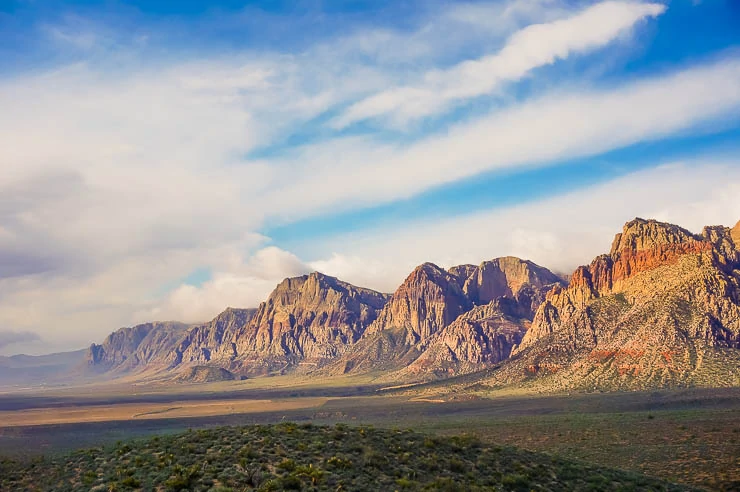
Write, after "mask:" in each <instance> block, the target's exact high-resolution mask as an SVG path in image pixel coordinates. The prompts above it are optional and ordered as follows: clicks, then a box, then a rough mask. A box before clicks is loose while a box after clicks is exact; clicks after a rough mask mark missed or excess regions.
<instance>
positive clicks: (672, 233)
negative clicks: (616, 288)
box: [610, 217, 696, 256]
mask: <svg viewBox="0 0 740 492" xmlns="http://www.w3.org/2000/svg"><path fill="white" fill-rule="evenodd" d="M693 240H696V236H694V235H693V234H692V233H691V232H689V231H687V230H686V229H683V228H681V227H679V226H677V225H673V224H668V223H665V222H658V221H657V220H654V219H650V220H645V219H641V218H639V217H638V218H636V219H634V220H631V221H629V222H627V223H626V224H625V225H624V227H623V228H622V232H621V233H619V234H617V235H616V236H615V237H614V241H613V242H612V248H611V252H610V255H612V256H614V255H616V254H618V253H621V252H632V253H636V252H639V251H644V250H652V249H656V248H659V247H661V246H666V245H670V244H678V243H686V242H690V241H693Z"/></svg>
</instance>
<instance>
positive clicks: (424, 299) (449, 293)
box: [368, 263, 472, 344]
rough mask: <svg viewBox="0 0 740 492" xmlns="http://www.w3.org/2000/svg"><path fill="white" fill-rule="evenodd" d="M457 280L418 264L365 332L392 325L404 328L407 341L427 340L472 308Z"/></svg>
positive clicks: (428, 264)
mask: <svg viewBox="0 0 740 492" xmlns="http://www.w3.org/2000/svg"><path fill="white" fill-rule="evenodd" d="M460 283H461V282H460V278H459V277H457V276H455V275H453V274H451V273H449V272H446V271H444V270H442V269H441V268H440V267H438V266H437V265H435V264H433V263H424V264H423V265H420V266H418V267H417V268H416V269H414V271H413V272H411V275H409V276H408V277H407V278H406V280H405V281H404V282H403V284H401V286H400V287H399V288H398V289H397V290H396V292H394V293H393V295H392V296H391V298H390V299H389V301H388V303H387V304H386V305H385V307H384V308H383V310H382V311H381V313H380V314H379V316H378V319H377V320H376V321H375V323H373V325H372V326H371V327H370V328H369V329H368V335H372V334H374V333H378V332H380V331H382V330H387V329H393V328H396V329H403V330H404V331H405V333H406V342H407V343H409V344H416V343H419V342H421V341H424V340H427V339H428V338H429V337H431V336H432V335H433V334H435V333H436V332H437V331H439V330H440V329H441V328H444V327H445V326H447V325H449V324H450V323H452V322H453V321H454V320H455V319H456V318H457V317H458V316H460V315H461V314H462V313H464V312H465V311H467V310H468V309H470V308H471V307H472V303H471V301H470V299H469V298H468V297H467V296H466V295H465V293H464V292H463V290H462V288H461V287H460Z"/></svg>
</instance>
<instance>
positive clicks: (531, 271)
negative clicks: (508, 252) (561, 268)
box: [463, 256, 562, 314]
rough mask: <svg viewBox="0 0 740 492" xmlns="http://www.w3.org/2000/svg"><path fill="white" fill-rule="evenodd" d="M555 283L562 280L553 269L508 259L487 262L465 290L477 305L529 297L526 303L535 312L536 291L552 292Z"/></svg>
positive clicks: (560, 282) (475, 270)
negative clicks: (533, 300)
mask: <svg viewBox="0 0 740 492" xmlns="http://www.w3.org/2000/svg"><path fill="white" fill-rule="evenodd" d="M555 284H562V280H561V279H560V278H558V277H557V276H556V275H555V274H553V273H552V272H551V271H550V270H548V269H546V268H543V267H540V266H539V265H537V264H535V263H532V262H531V261H526V260H522V259H520V258H516V257H514V256H505V257H503V258H496V259H493V260H491V261H484V262H483V263H481V264H480V265H479V266H478V267H476V268H475V269H474V270H473V271H472V272H471V273H470V275H469V276H468V278H467V280H466V281H465V284H464V286H463V291H464V292H465V294H466V295H467V296H468V297H469V298H470V299H471V300H472V301H473V303H475V304H476V305H482V304H488V303H489V302H491V301H493V300H496V299H499V298H503V297H508V298H511V299H517V300H519V298H520V297H522V298H523V297H525V296H526V297H527V300H526V301H525V300H524V299H522V300H523V301H525V303H526V304H529V305H530V306H527V308H529V309H531V307H532V306H531V304H532V302H531V301H532V299H530V298H531V297H532V295H533V294H535V291H541V290H543V289H545V290H549V288H550V287H551V286H553V285H555ZM543 295H544V292H543ZM536 304H537V303H536ZM536 307H537V306H534V308H535V309H536ZM532 314H533V313H532Z"/></svg>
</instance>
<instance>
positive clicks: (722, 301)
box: [489, 219, 740, 389]
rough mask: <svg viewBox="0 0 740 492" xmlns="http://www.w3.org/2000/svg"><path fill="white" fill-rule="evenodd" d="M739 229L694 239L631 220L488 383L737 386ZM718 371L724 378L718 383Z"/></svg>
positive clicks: (553, 295) (554, 300)
mask: <svg viewBox="0 0 740 492" xmlns="http://www.w3.org/2000/svg"><path fill="white" fill-rule="evenodd" d="M736 227H737V226H736ZM735 232H736V230H735V229H729V228H726V227H707V228H705V229H704V231H703V232H702V234H692V233H690V232H688V231H687V230H685V229H682V228H680V227H678V226H675V225H672V224H665V223H661V222H657V221H655V220H643V219H635V220H633V221H631V222H629V223H627V224H625V226H624V229H623V231H622V233H620V234H617V235H616V237H615V239H614V242H613V244H612V248H611V251H610V252H609V254H608V255H602V256H599V257H597V258H595V259H594V260H593V261H592V262H591V264H590V265H589V266H584V267H579V268H578V269H577V270H576V271H575V272H574V273H573V275H572V277H571V282H570V285H569V286H568V287H567V288H562V287H556V288H554V289H553V290H552V291H550V293H549V294H548V295H547V297H546V300H545V302H544V303H543V304H542V305H541V306H540V307H539V309H538V311H537V313H536V315H535V317H534V321H533V323H532V327H531V329H530V330H528V331H527V333H526V335H525V336H524V338H523V339H522V342H521V344H520V345H519V347H517V348H515V349H514V351H513V355H514V359H512V360H511V361H510V362H508V363H506V364H504V365H503V366H502V368H501V370H499V371H498V372H497V373H496V374H495V375H494V377H493V378H491V380H490V381H489V383H491V384H506V383H511V382H522V381H527V380H529V381H530V382H531V383H532V384H539V385H542V386H543V387H547V388H550V389H566V388H572V387H578V388H604V389H613V388H621V389H635V388H643V387H660V386H666V385H689V384H738V383H740V380H739V379H738V375H737V374H738V373H737V366H736V365H734V364H737V361H736V357H737V355H738V351H737V348H739V347H740V305H739V302H740V255H738V250H737V247H736V246H735V242H734V238H733V234H735ZM727 349H729V351H728V350H727ZM733 361H735V362H733ZM712 374H714V375H713V376H712ZM720 374H722V375H724V376H722V379H724V381H723V382H719V381H714V382H713V381H711V380H712V379H715V378H716V377H718V375H720Z"/></svg>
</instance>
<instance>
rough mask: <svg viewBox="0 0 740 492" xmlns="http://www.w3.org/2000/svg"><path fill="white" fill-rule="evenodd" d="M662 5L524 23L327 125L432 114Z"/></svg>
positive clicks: (598, 42) (607, 37) (601, 8)
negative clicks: (501, 39) (474, 55)
mask: <svg viewBox="0 0 740 492" xmlns="http://www.w3.org/2000/svg"><path fill="white" fill-rule="evenodd" d="M665 8H666V7H665V6H664V5H662V4H658V3H647V4H642V3H635V2H618V1H607V2H602V3H598V4H596V5H593V6H590V7H588V8H586V9H585V10H583V11H581V12H579V13H577V14H576V15H574V16H572V17H569V18H567V19H561V20H556V21H553V22H551V23H547V24H535V25H530V26H527V27H525V28H524V29H522V30H521V31H518V32H516V33H515V34H514V35H512V36H511V38H509V40H508V41H507V43H506V45H505V46H504V47H503V48H502V49H501V50H500V51H499V52H498V53H496V54H493V55H487V56H484V57H482V58H479V59H477V60H468V61H465V62H462V63H459V64H457V65H455V66H453V67H451V68H448V69H445V70H433V71H430V72H428V73H426V74H425V75H424V77H423V79H422V80H421V81H420V82H419V83H418V84H416V85H411V86H405V87H398V88H394V89H389V90H385V91H383V92H380V93H378V94H374V95H372V96H370V97H368V98H366V99H364V100H362V101H360V102H357V103H355V104H353V105H352V106H350V107H349V108H348V109H347V110H346V111H345V112H344V113H343V114H341V115H340V116H339V117H337V118H336V119H335V120H333V122H332V124H333V126H334V127H336V128H343V127H345V126H347V125H350V124H352V123H354V122H357V121H361V120H364V119H368V118H375V117H379V116H385V117H387V118H389V119H390V120H391V121H392V122H393V123H395V124H405V123H406V122H407V121H408V120H410V119H416V118H420V117H424V116H429V115H432V114H435V113H438V112H440V111H442V110H444V109H447V108H448V107H449V106H450V105H451V104H453V103H455V102H456V101H461V100H464V99H467V98H471V97H476V96H480V95H484V94H489V93H491V92H493V91H495V90H496V89H498V88H499V87H500V86H501V84H503V83H504V82H508V81H515V80H519V79H521V78H523V77H524V76H526V75H527V74H528V73H529V72H531V71H532V70H533V69H535V68H538V67H542V66H545V65H551V64H553V63H555V62H556V61H557V60H562V59H565V58H567V57H569V56H571V55H573V54H583V53H587V52H590V51H593V50H595V49H596V48H599V47H603V46H604V45H606V44H608V43H610V42H612V41H613V40H615V39H616V38H618V37H619V36H620V35H622V34H623V33H624V32H625V31H627V30H629V29H630V28H632V27H633V26H634V25H635V24H636V23H637V22H639V21H641V20H644V19H647V18H650V17H656V16H658V15H660V14H662V13H663V12H664V11H665Z"/></svg>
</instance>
